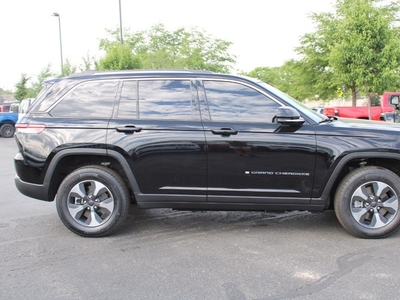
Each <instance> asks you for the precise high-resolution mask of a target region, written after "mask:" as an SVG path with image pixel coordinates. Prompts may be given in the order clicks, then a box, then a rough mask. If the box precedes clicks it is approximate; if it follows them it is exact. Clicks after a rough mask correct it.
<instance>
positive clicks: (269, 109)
mask: <svg viewBox="0 0 400 300" xmlns="http://www.w3.org/2000/svg"><path fill="white" fill-rule="evenodd" d="M203 84H204V89H205V94H206V99H207V102H208V107H209V110H210V118H211V120H212V121H239V122H241V121H243V122H272V118H273V117H274V115H275V114H276V109H277V108H278V107H279V106H280V105H279V104H278V103H276V102H274V101H273V100H272V99H270V98H268V97H267V96H265V95H264V94H261V93H260V92H259V91H257V90H255V89H252V88H250V87H248V86H245V85H243V84H240V83H235V82H224V81H204V82H203Z"/></svg>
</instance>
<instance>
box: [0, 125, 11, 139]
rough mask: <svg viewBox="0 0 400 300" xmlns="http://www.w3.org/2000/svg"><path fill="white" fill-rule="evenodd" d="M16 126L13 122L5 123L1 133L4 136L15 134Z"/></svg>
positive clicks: (0, 130)
mask: <svg viewBox="0 0 400 300" xmlns="http://www.w3.org/2000/svg"><path fill="white" fill-rule="evenodd" d="M14 132H15V127H14V125H13V124H3V125H2V126H1V127H0V134H1V136H2V137H4V138H10V137H12V136H13V135H14Z"/></svg>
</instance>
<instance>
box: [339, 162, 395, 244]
mask: <svg viewBox="0 0 400 300" xmlns="http://www.w3.org/2000/svg"><path fill="white" fill-rule="evenodd" d="M399 185H400V178H399V176H397V175H396V174H395V173H393V172H391V171H389V170H387V169H384V168H381V167H363V168H359V169H357V170H355V171H353V172H351V173H350V174H348V175H347V176H346V177H345V178H344V179H343V180H342V182H341V183H340V185H339V187H338V190H337V192H336V195H335V213H336V216H337V218H338V220H339V222H340V223H341V224H342V225H343V227H344V228H345V229H346V230H347V231H348V232H350V233H351V234H353V235H355V236H357V237H362V238H382V237H386V236H388V235H390V234H392V233H394V232H395V231H396V230H397V229H399V227H400V213H399V205H400V203H399V197H400V190H399Z"/></svg>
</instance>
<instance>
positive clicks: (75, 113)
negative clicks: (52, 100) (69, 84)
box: [50, 81, 118, 118]
mask: <svg viewBox="0 0 400 300" xmlns="http://www.w3.org/2000/svg"><path fill="white" fill-rule="evenodd" d="M117 89H118V81H89V82H85V83H82V84H80V85H78V86H77V87H75V88H73V89H72V90H71V91H70V92H68V93H67V94H66V95H65V96H64V97H63V98H62V100H61V101H60V102H58V103H57V104H56V105H55V107H54V108H53V109H51V111H50V115H51V116H53V117H64V118H68V117H69V118H110V117H111V115H112V111H113V107H114V101H115V96H116V93H117Z"/></svg>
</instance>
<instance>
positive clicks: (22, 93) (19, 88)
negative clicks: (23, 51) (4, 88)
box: [14, 74, 30, 101]
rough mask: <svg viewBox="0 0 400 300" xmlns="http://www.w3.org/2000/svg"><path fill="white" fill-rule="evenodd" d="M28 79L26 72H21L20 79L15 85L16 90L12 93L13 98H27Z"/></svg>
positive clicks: (19, 99)
mask: <svg viewBox="0 0 400 300" xmlns="http://www.w3.org/2000/svg"><path fill="white" fill-rule="evenodd" d="M29 79H30V78H29V77H27V76H26V74H22V75H21V79H20V80H19V81H18V83H17V84H16V85H15V88H16V91H15V93H14V98H15V99H17V100H18V101H21V100H22V99H24V98H27V95H28V93H29V88H28V87H27V83H28V81H29Z"/></svg>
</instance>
